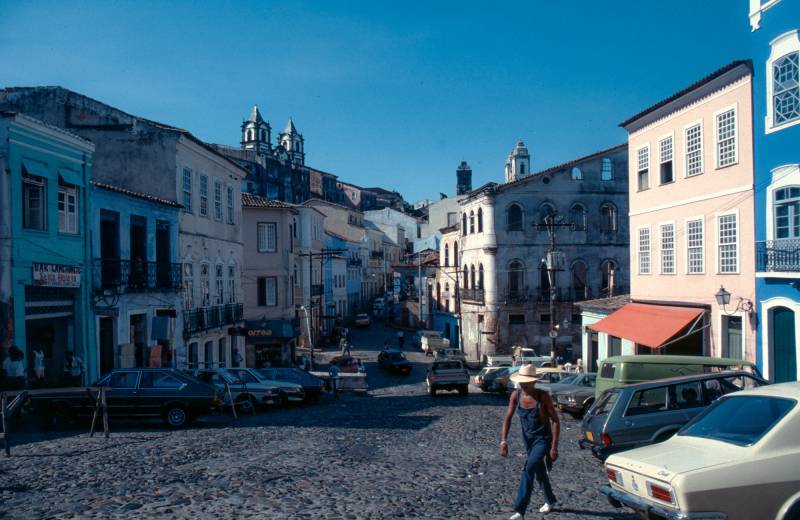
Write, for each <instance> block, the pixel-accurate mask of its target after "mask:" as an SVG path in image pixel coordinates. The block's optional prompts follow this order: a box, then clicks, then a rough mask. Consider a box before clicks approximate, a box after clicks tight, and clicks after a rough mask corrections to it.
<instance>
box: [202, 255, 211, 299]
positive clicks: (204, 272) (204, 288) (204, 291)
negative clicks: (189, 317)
mask: <svg viewBox="0 0 800 520" xmlns="http://www.w3.org/2000/svg"><path fill="white" fill-rule="evenodd" d="M208 270H209V268H208V264H200V298H201V300H202V303H201V306H202V307H208V306H209V305H211V294H210V292H209V291H210V289H211V288H210V287H209V281H208V276H209V273H208Z"/></svg>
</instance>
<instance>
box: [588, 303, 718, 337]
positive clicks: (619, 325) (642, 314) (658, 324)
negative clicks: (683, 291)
mask: <svg viewBox="0 0 800 520" xmlns="http://www.w3.org/2000/svg"><path fill="white" fill-rule="evenodd" d="M703 312H704V311H703V309H697V308H692V307H673V306H670V305H649V304H645V303H629V304H627V305H625V306H624V307H623V308H621V309H619V310H618V311H616V312H614V313H613V314H610V315H609V316H606V317H605V318H603V319H602V320H600V321H598V322H597V323H593V324H591V325H589V328H590V329H592V330H595V331H597V332H605V333H606V334H610V335H612V336H616V337H618V338H624V339H627V340H630V341H633V342H634V343H637V344H639V345H644V346H647V347H651V348H658V347H660V346H662V345H663V344H664V343H666V342H667V341H669V340H670V339H672V338H674V337H675V336H677V335H678V333H680V332H681V331H682V330H683V329H685V328H686V327H687V326H688V325H689V324H691V323H693V322H694V321H695V320H697V318H699V317H700V316H702V314H703Z"/></svg>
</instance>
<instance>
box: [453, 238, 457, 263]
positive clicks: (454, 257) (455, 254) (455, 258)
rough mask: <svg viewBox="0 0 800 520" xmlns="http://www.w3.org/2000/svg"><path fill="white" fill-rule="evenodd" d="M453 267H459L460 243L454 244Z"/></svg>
mask: <svg viewBox="0 0 800 520" xmlns="http://www.w3.org/2000/svg"><path fill="white" fill-rule="evenodd" d="M453 265H454V266H455V267H458V242H455V243H454V244H453Z"/></svg>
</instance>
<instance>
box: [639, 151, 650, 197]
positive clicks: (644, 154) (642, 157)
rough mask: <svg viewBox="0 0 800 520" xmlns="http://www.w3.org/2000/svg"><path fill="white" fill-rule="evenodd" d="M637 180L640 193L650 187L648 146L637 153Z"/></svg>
mask: <svg viewBox="0 0 800 520" xmlns="http://www.w3.org/2000/svg"><path fill="white" fill-rule="evenodd" d="M636 178H637V180H638V181H639V191H642V190H646V189H648V188H649V187H650V148H649V147H647V146H645V147H644V148H639V149H638V150H637V151H636Z"/></svg>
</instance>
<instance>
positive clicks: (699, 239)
mask: <svg viewBox="0 0 800 520" xmlns="http://www.w3.org/2000/svg"><path fill="white" fill-rule="evenodd" d="M686 263H687V265H686V267H687V270H688V272H689V274H702V273H703V272H705V254H704V247H703V220H702V219H698V220H689V221H687V222H686Z"/></svg>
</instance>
